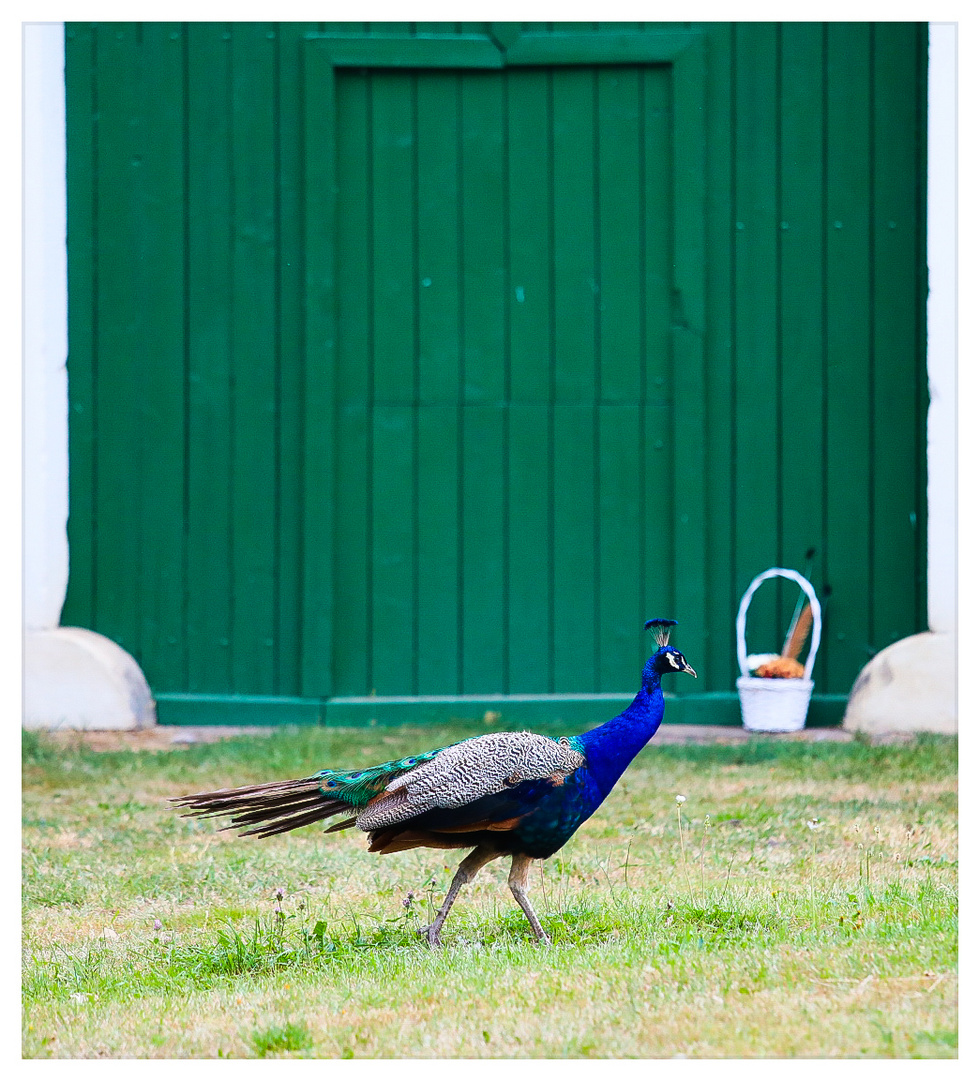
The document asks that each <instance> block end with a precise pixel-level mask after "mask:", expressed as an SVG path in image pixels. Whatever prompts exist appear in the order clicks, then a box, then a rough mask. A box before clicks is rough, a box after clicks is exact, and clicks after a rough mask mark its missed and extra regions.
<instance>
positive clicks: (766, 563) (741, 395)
mask: <svg viewBox="0 0 979 1080" xmlns="http://www.w3.org/2000/svg"><path fill="white" fill-rule="evenodd" d="M735 63H736V90H735V110H736V120H735V123H736V135H735V138H736V145H735V151H734V153H735V159H734V160H735V165H734V175H735V215H736V223H735V230H736V231H735V270H734V273H735V279H734V289H735V297H734V310H735V319H736V320H737V340H736V343H735V355H736V384H735V395H736V407H735V408H736V411H735V491H736V504H735V513H736V521H735V578H736V589H737V590H738V592H739V594H740V592H743V591H744V589H745V588H746V587H747V585H748V582H749V581H750V580H751V579H752V578H753V577H754V576H755V574H758V573H760V572H761V571H762V570H766V569H767V568H768V567H770V566H775V565H777V560H778V486H779V472H778V468H779V465H778V454H777V442H776V438H775V437H774V436H775V433H776V432H777V431H778V425H779V410H778V355H777V335H778V325H779V322H778V320H779V312H778V294H777V281H778V266H777V253H776V239H775V237H776V226H777V221H776V213H777V191H776V177H777V166H776V147H777V128H776V124H777V114H776V102H777V93H776V89H777V88H776V29H775V26H774V25H773V24H771V23H745V24H739V25H738V26H737V28H736V35H735ZM775 595H776V586H775V585H771V586H769V587H767V588H763V589H759V591H758V592H757V593H756V594H755V598H754V599H753V600H752V604H751V610H750V612H749V617H748V628H747V640H748V651H749V653H750V652H772V651H778V649H779V648H780V646H781V644H782V638H781V637H780V636H779V635H780V631H781V633H782V634H784V629H785V628H784V627H780V626H779V624H778V622H777V618H776V608H775Z"/></svg>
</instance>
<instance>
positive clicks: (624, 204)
mask: <svg viewBox="0 0 979 1080" xmlns="http://www.w3.org/2000/svg"><path fill="white" fill-rule="evenodd" d="M597 91H598V93H597V102H596V124H597V125H598V140H597V141H598V148H597V150H598V169H597V182H598V200H597V203H598V238H599V239H598V261H599V267H600V282H601V286H600V287H601V294H600V302H599V311H598V326H599V332H598V341H599V349H600V352H599V365H598V387H597V392H598V394H599V397H600V400H601V401H602V402H603V403H607V404H613V403H614V404H630V405H632V404H634V403H635V402H636V401H637V399H638V396H639V390H640V370H641V361H640V348H641V341H640V337H639V331H640V326H641V308H642V300H641V295H640V285H641V280H640V269H641V256H642V249H641V244H640V236H641V235H642V228H643V214H642V208H641V204H640V190H639V184H640V177H641V171H642V170H641V165H640V151H641V143H640V132H639V93H640V89H639V72H638V70H636V69H635V68H625V67H623V68H618V67H611V68H606V69H602V68H599V69H598V86H597Z"/></svg>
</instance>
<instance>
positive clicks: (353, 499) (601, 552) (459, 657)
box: [305, 33, 704, 711]
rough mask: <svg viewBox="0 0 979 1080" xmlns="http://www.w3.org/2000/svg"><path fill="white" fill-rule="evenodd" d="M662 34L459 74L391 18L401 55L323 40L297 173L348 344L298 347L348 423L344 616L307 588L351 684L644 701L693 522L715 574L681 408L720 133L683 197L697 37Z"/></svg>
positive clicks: (326, 651) (323, 452)
mask: <svg viewBox="0 0 979 1080" xmlns="http://www.w3.org/2000/svg"><path fill="white" fill-rule="evenodd" d="M652 40H653V39H651V41H647V42H645V43H644V44H645V56H646V58H647V59H648V60H650V61H652V60H659V61H660V62H658V63H654V62H647V63H636V62H634V61H635V59H636V55H635V54H636V50H635V47H634V44H635V43H633V48H632V49H631V50H629V49H625V50H623V54H622V56H621V57H617V56H616V54H615V52H614V50H613V51H611V52H610V51H609V49H608V48H605V49H604V50H602V51H599V52H598V56H594V55H593V56H592V57H589V55H588V52H589V50H588V49H587V48H582V47H581V43H580V42H579V43H578V48H577V50H576V51H574V52H571V51H568V52H567V53H566V54H565V55H564V56H563V57H561V56H560V55H559V54H555V53H553V52H552V53H551V56H550V59H551V60H552V62H551V63H547V62H546V61H547V59H549V58H548V57H547V56H541V55H533V54H530V55H528V56H526V57H524V58H523V62H520V63H516V64H512V63H507V64H506V65H505V66H504V64H503V63H502V62H501V57H500V56H499V54H497V55H496V56H495V57H493V56H490V57H489V58H488V61H487V59H486V58H484V57H481V56H478V57H473V58H471V59H470V62H469V63H468V64H466V65H465V66H463V64H461V63H458V62H457V63H458V66H456V67H454V68H448V67H442V66H440V65H439V63H438V62H439V60H441V59H442V57H440V56H439V54H438V53H437V52H431V53H426V54H421V53H419V52H418V51H417V49H416V50H415V51H414V52H413V49H412V46H417V42H410V41H402V42H400V43H399V44H400V46H401V50H402V52H401V53H400V54H399V59H400V60H401V64H402V66H399V67H398V68H395V69H393V70H392V69H391V68H390V67H384V66H381V62H383V60H384V54H382V53H381V52H380V51H379V50H377V48H376V43H374V45H373V48H372V43H363V44H362V46H361V51H360V52H358V53H356V54H355V55H354V56H353V57H351V56H350V55H349V53H347V52H345V51H344V50H343V49H342V48H341V49H338V46H337V43H336V42H335V41H332V40H331V41H322V42H312V43H311V52H312V56H311V57H310V61H311V62H310V63H309V65H308V71H309V74H308V77H307V83H306V99H307V107H308V108H309V115H310V117H311V118H312V119H311V124H310V125H309V126H308V128H307V138H308V140H309V141H311V142H312V145H313V146H314V147H315V153H314V155H313V159H314V160H316V161H323V160H326V161H329V160H330V159H331V158H332V160H333V162H334V163H335V165H334V168H335V172H334V175H333V183H332V185H330V186H326V184H324V183H315V182H314V183H307V188H306V193H307V206H306V221H307V252H308V258H309V259H310V263H311V265H310V270H311V272H312V274H313V275H316V273H317V271H319V272H321V273H323V272H324V271H325V269H326V267H327V266H329V267H330V268H331V270H332V271H333V273H335V281H334V282H333V283H332V287H331V289H330V290H329V292H328V294H327V295H324V296H323V297H321V298H320V303H321V304H322V305H323V306H325V307H328V311H329V313H330V314H331V315H332V317H333V321H332V326H330V327H329V329H327V333H329V335H330V338H331V342H332V347H331V348H330V349H329V350H324V351H323V353H322V354H319V355H317V353H316V351H315V350H311V353H310V357H309V361H308V362H309V363H310V364H311V365H314V364H315V365H322V366H321V367H320V368H319V381H320V383H321V384H322V387H323V388H324V389H326V390H327V391H328V392H327V393H323V394H321V395H320V396H317V395H316V394H315V393H314V394H313V395H311V396H310V398H309V400H308V404H309V405H310V406H311V408H313V409H317V408H318V410H319V411H317V412H314V413H313V414H311V415H309V416H308V417H307V424H308V425H311V426H312V427H313V428H314V429H316V430H317V431H321V432H322V431H327V430H328V431H332V439H331V440H329V444H328V445H323V444H321V446H320V453H319V454H318V455H316V456H315V457H314V458H311V460H310V462H309V463H308V466H307V468H308V472H307V483H308V487H307V499H308V503H309V504H311V505H316V506H318V508H319V517H320V518H321V519H322V521H323V523H324V526H323V527H324V531H326V530H328V535H321V537H320V540H321V543H320V544H316V543H315V537H314V536H313V535H311V536H309V537H308V541H311V542H312V543H311V546H310V547H309V549H308V557H310V558H312V559H315V560H319V563H318V566H317V570H316V572H317V573H319V574H321V573H322V566H323V565H324V564H326V563H328V562H329V563H331V564H332V578H331V581H330V582H329V585H328V588H329V592H330V594H331V598H332V610H330V611H325V610H323V609H320V608H312V609H308V615H309V618H310V620H311V625H310V626H308V627H307V634H306V637H307V640H317V641H318V643H319V651H318V652H317V653H316V654H315V655H309V654H307V660H308V666H307V669H306V672H305V677H306V679H307V682H306V692H307V693H309V694H315V695H328V696H330V697H331V698H332V699H333V700H334V707H336V706H337V705H339V704H340V702H338V701H337V699H342V700H343V703H344V704H345V705H346V706H347V707H348V708H352V709H354V710H355V711H356V706H358V705H360V706H363V707H364V709H365V710H373V711H376V710H377V709H379V708H385V707H387V706H389V705H390V704H391V703H390V702H386V701H384V700H378V699H388V698H392V697H393V698H417V697H423V698H428V697H431V696H443V697H444V696H462V697H466V698H469V697H472V696H474V695H475V696H486V695H508V696H513V695H533V696H539V695H548V696H553V695H574V696H576V697H579V698H582V699H583V700H582V702H581V704H582V705H586V704H587V700H586V699H588V698H590V697H591V696H592V695H608V694H612V695H617V696H623V697H628V696H629V695H630V694H631V693H632V692H634V689H635V684H636V680H637V677H638V672H639V670H640V669H641V665H642V663H643V661H644V659H645V656H646V655H648V651H647V649H648V643H647V642H646V641H644V640H643V637H644V635H643V633H642V630H641V627H642V624H643V622H644V620H645V619H646V618H647V617H649V614H650V613H651V612H652V613H653V614H656V613H665V614H667V615H670V614H672V613H673V612H674V611H675V610H676V607H677V604H678V602H679V599H680V592H681V590H678V589H677V588H676V582H677V580H678V579H677V575H676V558H677V550H678V544H677V534H678V531H680V532H684V533H687V534H689V535H690V536H691V537H692V538H693V540H694V542H693V543H692V544H691V547H690V549H689V550H687V551H684V554H683V558H684V561H685V563H684V574H683V578H682V580H684V581H685V582H688V583H690V584H691V585H692V586H693V590H696V588H697V586H696V579H697V575H698V569H699V572H700V573H702V567H701V568H694V567H693V565H692V563H689V562H688V560H690V559H692V557H694V556H695V554H696V552H697V551H698V550H702V547H703V544H702V538H700V539H701V542H700V543H698V542H697V535H696V534H697V530H702V528H703V507H702V494H703V491H704V478H703V475H702V465H703V455H702V453H698V452H697V451H696V448H693V452H690V453H687V454H683V455H678V453H677V440H678V438H679V439H681V440H683V439H684V438H686V439H687V440H688V441H690V434H691V426H692V428H693V430H694V431H695V430H696V426H697V425H696V414H694V416H693V417H692V419H693V424H692V425H688V427H687V429H686V430H684V429H683V428H682V426H681V427H680V430H679V431H678V430H677V424H676V411H675V408H674V404H675V393H676V388H677V384H678V382H681V381H682V382H683V384H684V385H683V391H682V393H686V394H689V393H690V392H691V390H693V391H694V392H695V391H696V387H697V386H698V385H702V374H701V372H700V366H701V360H702V357H701V351H700V349H699V348H698V347H697V346H698V342H697V341H696V340H694V341H693V343H692V344H693V347H690V346H689V345H688V344H687V342H686V341H685V340H684V339H685V338H688V337H690V336H691V335H690V333H689V327H687V326H686V325H684V324H683V323H682V321H681V320H678V310H677V309H678V307H679V306H681V304H682V302H683V301H684V300H685V301H686V303H687V304H688V305H689V307H690V308H691V309H692V311H693V312H694V313H696V311H697V310H698V309H700V310H702V307H703V283H702V274H703V271H702V267H699V268H698V267H697V266H696V265H695V264H694V262H693V260H692V258H691V257H690V256H693V254H694V253H695V252H696V251H697V250H699V249H701V248H702V237H701V236H700V235H699V232H698V224H700V227H701V228H702V222H703V180H702V176H698V175H697V172H698V166H699V164H700V162H701V159H702V151H698V150H697V149H693V152H692V154H691V155H690V157H688V158H686V159H685V161H684V166H685V168H684V179H685V180H686V181H687V186H686V187H685V188H683V189H682V192H681V193H680V195H679V197H678V187H679V185H678V184H677V175H676V152H675V147H676V136H677V131H678V130H679V132H680V136H681V139H682V140H684V144H685V145H684V150H687V151H689V150H691V148H693V147H695V145H696V144H695V143H694V140H693V138H692V136H693V135H694V133H695V131H696V128H697V124H698V121H700V119H701V118H700V116H699V115H698V110H697V104H698V97H699V95H700V94H701V93H702V86H703V84H702V79H701V80H697V81H695V80H694V79H692V78H690V76H689V74H688V75H687V77H686V78H685V80H682V81H681V83H680V86H681V89H682V91H683V92H684V93H686V94H688V95H690V97H691V98H692V100H685V101H683V102H682V103H681V106H680V108H679V110H678V109H677V108H676V101H675V99H676V89H677V78H676V65H675V59H676V57H677V56H679V55H682V54H683V53H684V52H689V54H690V57H691V58H692V59H694V61H695V62H696V58H697V47H698V45H699V44H700V35H698V34H691V33H686V34H678V35H671V36H669V37H668V38H666V39H661V40H660V41H659V42H657V43H656V44H655V45H654V46H653V48H650V44H651V42H652ZM345 44H347V43H345ZM385 44H386V45H390V42H386V43H385ZM592 45H594V43H592ZM657 45H658V52H657V49H656V46H657ZM620 46H621V43H620ZM347 48H349V44H347ZM592 52H593V54H594V53H595V50H594V48H593V49H592ZM372 53H374V55H373V56H372ZM590 58H591V59H602V60H605V61H608V60H610V59H611V60H614V59H617V58H619V59H626V60H631V61H633V62H629V63H619V64H613V63H602V64H596V63H587V62H585V61H587V60H588V59H590ZM371 59H374V61H375V63H376V64H377V65H378V66H374V67H367V66H361V65H362V64H364V65H366V63H367V62H369V61H370V60H371ZM445 59H446V60H451V58H450V57H446V58H445ZM508 59H509V57H508ZM554 60H557V61H558V62H557V63H554V62H553V61H554ZM571 61H577V62H574V63H572V62H571ZM489 64H492V67H490V69H489V70H487V67H488V66H489ZM406 69H407V70H406ZM321 104H322V108H320V105H321ZM328 115H335V118H336V119H335V126H334V125H328V124H326V123H324V122H323V120H322V117H323V116H328ZM678 115H679V117H680V120H679V122H678ZM691 181H692V182H691ZM331 192H332V193H335V202H334V200H333V199H331V198H330V193H331ZM678 204H679V205H678ZM681 215H682V217H681ZM678 232H679V234H680V235H681V237H682V239H683V244H684V248H685V250H686V251H687V252H688V258H687V259H686V260H684V259H680V260H675V245H676V237H677V234H678ZM318 259H321V260H322V263H320V264H319V265H318V264H317V260H318ZM698 271H699V277H698ZM310 317H311V320H312V324H313V328H312V330H311V333H310V338H311V340H315V337H316V333H317V331H316V327H317V326H318V325H319V324H320V323H321V322H322V323H323V324H324V325H328V320H324V319H322V310H321V309H320V308H319V307H315V308H311V310H310ZM694 437H695V438H696V436H694ZM320 438H321V439H322V436H320ZM677 480H679V482H680V487H681V489H683V490H684V491H685V492H686V495H685V496H684V499H686V500H688V501H689V507H690V510H689V511H688V512H686V513H685V514H684V516H683V521H682V524H681V529H680V530H677V529H676V528H675V527H674V526H675V522H676V520H677V514H676V482H677ZM684 499H681V502H683V501H684ZM691 518H694V519H695V520H694V521H693V523H692V527H691V528H687V527H686V526H690V525H691ZM330 586H331V587H330ZM688 591H691V590H689V589H688ZM327 620H329V623H330V625H329V626H326V625H325V623H326V621H327ZM690 623H691V626H690V628H689V631H688V636H687V638H686V639H685V641H686V642H689V643H691V644H690V647H691V649H692V651H696V644H693V643H694V642H695V640H696V638H697V636H698V634H697V621H696V620H695V619H690ZM327 660H328V661H329V666H328V664H327V662H326V661H327ZM356 698H367V699H369V700H366V701H361V702H356V701H352V700H350V699H356ZM593 704H594V707H595V708H596V709H597V710H598V711H600V710H601V709H602V708H605V709H606V710H607V709H608V707H609V705H608V703H605V704H604V705H600V704H599V703H597V702H595V703H593Z"/></svg>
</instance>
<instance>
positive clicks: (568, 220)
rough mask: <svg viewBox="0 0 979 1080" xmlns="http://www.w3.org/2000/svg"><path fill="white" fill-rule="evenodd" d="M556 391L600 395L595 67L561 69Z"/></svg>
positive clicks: (585, 398) (556, 109)
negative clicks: (597, 373) (597, 384)
mask: <svg viewBox="0 0 979 1080" xmlns="http://www.w3.org/2000/svg"><path fill="white" fill-rule="evenodd" d="M551 78H552V80H553V86H554V91H553V94H554V98H553V100H554V106H553V119H552V123H553V128H554V130H553V135H552V140H553V148H554V149H553V154H554V191H553V195H552V199H553V202H554V207H553V211H552V212H553V215H554V301H553V303H554V394H555V401H556V402H559V403H561V404H582V403H584V402H591V401H593V400H594V396H595V317H596V311H595V308H596V303H595V296H596V292H597V290H598V270H597V267H596V265H595V228H596V221H595V184H594V178H595V127H594V104H595V102H594V73H593V72H592V71H591V70H590V69H587V68H581V69H576V68H568V69H555V70H554V71H553V72H552V74H551Z"/></svg>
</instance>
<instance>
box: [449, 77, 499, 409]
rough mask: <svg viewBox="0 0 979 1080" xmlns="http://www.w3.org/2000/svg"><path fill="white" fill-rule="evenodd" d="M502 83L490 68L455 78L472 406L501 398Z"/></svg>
mask: <svg viewBox="0 0 979 1080" xmlns="http://www.w3.org/2000/svg"><path fill="white" fill-rule="evenodd" d="M502 87H503V83H502V80H501V78H500V76H499V75H497V74H495V73H489V72H481V71H477V72H466V73H465V74H464V75H463V76H462V105H461V117H460V121H461V123H460V134H461V198H462V244H463V250H462V258H463V265H462V289H463V350H464V352H463V364H464V371H465V379H464V384H463V400H464V401H465V402H466V403H474V404H475V403H480V404H488V403H490V402H501V401H502V400H503V397H504V384H505V366H504V355H505V349H506V341H505V321H506V307H507V304H508V300H509V298H508V297H506V296H505V295H504V283H505V275H504V252H503V236H504V228H505V226H504V176H503V92H502Z"/></svg>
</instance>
